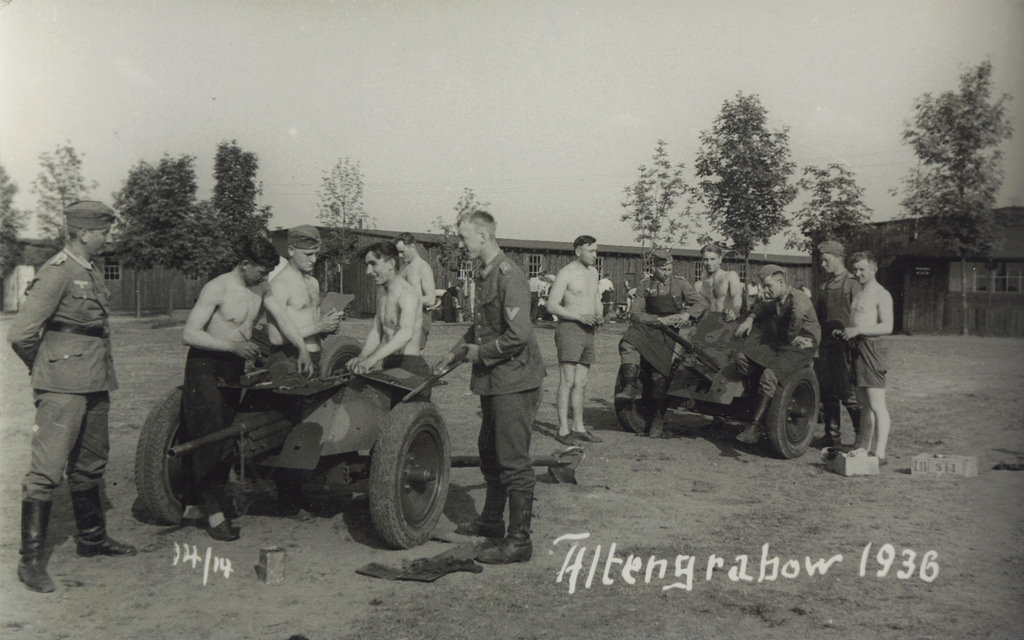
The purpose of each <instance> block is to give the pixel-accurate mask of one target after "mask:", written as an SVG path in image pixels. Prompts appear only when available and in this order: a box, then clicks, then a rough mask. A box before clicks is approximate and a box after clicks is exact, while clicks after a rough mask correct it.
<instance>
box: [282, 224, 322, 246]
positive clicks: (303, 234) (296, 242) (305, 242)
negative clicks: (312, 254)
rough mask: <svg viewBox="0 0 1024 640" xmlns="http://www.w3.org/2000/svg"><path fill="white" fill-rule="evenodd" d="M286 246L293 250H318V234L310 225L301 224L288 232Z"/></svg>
mask: <svg viewBox="0 0 1024 640" xmlns="http://www.w3.org/2000/svg"><path fill="white" fill-rule="evenodd" d="M288 246H289V247H291V248H293V249H303V250H309V249H314V250H317V251H319V250H320V232H319V231H317V229H316V227H314V226H313V225H311V224H303V225H299V226H297V227H294V228H292V229H289V230H288Z"/></svg>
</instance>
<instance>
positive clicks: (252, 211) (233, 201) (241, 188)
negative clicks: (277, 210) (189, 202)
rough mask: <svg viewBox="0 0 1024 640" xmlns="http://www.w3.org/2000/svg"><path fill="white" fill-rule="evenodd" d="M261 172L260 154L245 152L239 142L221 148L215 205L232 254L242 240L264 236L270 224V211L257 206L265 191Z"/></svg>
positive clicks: (216, 169) (215, 172)
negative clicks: (251, 236) (254, 235)
mask: <svg viewBox="0 0 1024 640" xmlns="http://www.w3.org/2000/svg"><path fill="white" fill-rule="evenodd" d="M258 169H259V158H258V157H257V156H256V154H255V153H252V152H251V151H245V150H243V149H242V148H241V147H239V146H238V143H237V142H236V141H235V140H232V141H231V142H221V143H220V144H219V145H217V155H216V157H215V159H214V165H213V177H214V180H215V183H214V186H213V203H212V204H213V208H214V209H215V210H216V212H217V213H218V214H219V216H220V219H221V224H222V225H223V226H222V230H223V234H222V235H223V236H224V237H225V238H226V239H227V240H228V245H227V246H225V247H224V249H225V250H228V251H229V252H230V251H231V249H232V248H233V247H234V246H236V244H237V239H238V238H240V237H244V236H247V235H252V234H259V233H264V232H265V230H266V228H267V223H268V222H270V214H271V212H270V208H269V207H259V206H258V204H257V200H258V198H259V196H260V195H261V194H262V192H263V189H262V187H261V185H260V183H259V180H258V179H257V178H256V172H257V170H258ZM232 253H233V252H232Z"/></svg>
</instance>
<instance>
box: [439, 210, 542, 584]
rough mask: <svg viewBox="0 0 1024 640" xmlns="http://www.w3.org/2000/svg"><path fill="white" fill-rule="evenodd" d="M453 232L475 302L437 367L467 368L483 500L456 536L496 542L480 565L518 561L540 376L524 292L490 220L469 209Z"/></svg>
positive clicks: (528, 550) (527, 550) (525, 556)
mask: <svg viewBox="0 0 1024 640" xmlns="http://www.w3.org/2000/svg"><path fill="white" fill-rule="evenodd" d="M458 229H459V238H460V239H461V240H462V244H463V246H465V248H466V250H467V251H468V252H469V255H470V257H472V258H474V259H476V260H478V261H479V264H478V271H477V282H476V296H475V301H476V304H475V305H474V307H473V324H472V325H470V327H469V330H468V331H466V334H465V335H464V336H463V337H462V339H461V340H460V341H459V342H458V343H457V344H456V345H455V346H454V347H453V348H452V350H451V351H450V352H449V353H448V355H447V356H446V357H445V359H444V360H443V361H442V362H441V363H440V364H439V368H443V367H446V366H448V365H449V364H452V363H454V362H457V361H458V360H459V359H460V358H461V359H465V360H468V361H469V362H471V363H472V364H473V374H472V378H471V382H470V389H471V390H472V391H473V393H476V394H478V395H479V396H480V409H481V413H482V415H483V419H482V421H481V424H480V437H479V439H478V442H477V445H478V447H479V451H480V470H481V471H482V472H483V475H484V480H485V481H486V484H487V495H486V498H485V500H484V507H483V510H482V513H481V515H480V517H479V518H478V519H476V520H474V521H473V522H471V523H465V524H463V525H460V527H459V528H458V529H457V531H458V532H459V533H463V534H467V535H483V536H487V537H489V538H503V539H502V540H501V542H499V543H498V544H496V545H494V546H491V547H488V548H486V549H483V550H482V551H481V552H480V553H479V554H478V555H477V559H478V560H479V561H481V562H485V563H490V564H508V563H511V562H526V561H527V560H529V559H530V557H531V555H532V553H533V545H532V544H531V542H530V520H531V517H532V513H533V489H534V482H535V478H534V474H533V466H532V465H531V460H530V434H531V432H532V429H533V420H534V417H535V416H536V413H537V406H538V404H539V403H540V385H541V382H542V381H543V379H544V375H545V371H544V363H543V361H542V360H541V356H540V347H539V346H538V345H537V338H536V336H535V335H534V333H533V325H532V323H531V322H530V288H529V286H528V284H527V280H526V275H525V274H524V273H523V272H522V270H521V269H520V268H519V267H517V266H516V265H515V264H514V263H513V262H511V261H510V260H509V259H508V258H507V257H506V256H505V254H504V253H503V252H502V250H501V248H500V247H499V246H498V242H497V240H496V238H495V223H494V217H493V216H491V214H489V213H487V212H486V211H475V212H473V213H471V214H469V215H467V216H465V217H463V218H461V219H460V220H459V225H458ZM506 497H507V499H508V505H509V526H508V535H507V536H506V535H505V520H504V516H505V501H506Z"/></svg>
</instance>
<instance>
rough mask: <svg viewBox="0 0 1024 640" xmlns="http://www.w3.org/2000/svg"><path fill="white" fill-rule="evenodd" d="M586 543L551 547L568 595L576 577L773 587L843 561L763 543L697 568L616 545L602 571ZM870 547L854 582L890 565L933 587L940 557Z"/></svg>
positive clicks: (687, 558)
mask: <svg viewBox="0 0 1024 640" xmlns="http://www.w3.org/2000/svg"><path fill="white" fill-rule="evenodd" d="M588 538H590V533H587V532H584V533H567V534H565V535H563V536H559V537H558V538H556V539H555V541H554V542H553V543H552V544H553V546H554V547H555V548H558V546H559V545H561V544H563V543H567V544H568V549H567V550H566V552H565V560H564V561H563V562H562V568H561V569H559V571H558V577H557V578H556V579H555V582H557V583H564V582H567V583H568V586H569V593H570V594H572V593H576V589H577V586H578V585H579V579H580V576H581V575H585V576H586V578H585V580H584V582H583V588H584V589H590V588H591V587H592V586H594V584H595V578H596V579H597V580H599V581H600V584H601V585H604V586H611V585H613V584H615V582H616V581H617V580H621V581H622V582H623V583H625V584H628V585H635V584H638V583H643V584H651V583H652V582H655V581H656V584H660V585H661V590H662V591H671V590H673V589H680V590H683V591H691V590H692V589H693V584H694V580H695V579H698V580H699V579H700V578H701V577H703V579H704V581H705V582H709V581H710V580H711V579H712V578H713V577H714V576H715V575H721V574H723V573H724V574H725V576H726V577H728V579H729V580H731V581H732V582H747V583H764V582H775V581H776V580H778V579H779V578H780V577H781V578H785V579H788V580H792V579H794V578H798V577H800V576H801V575H806V576H807V577H810V578H813V577H814V576H824V575H826V574H827V573H828V572H829V570H830V569H832V566H833V565H835V564H838V563H841V562H842V561H843V554H841V553H837V554H835V555H832V556H830V557H828V558H818V559H817V560H812V559H811V557H810V556H805V557H804V558H803V562H802V563H801V561H800V560H799V559H796V558H789V559H780V558H779V557H778V556H772V555H769V545H768V543H767V542H766V543H764V544H763V545H762V546H761V555H760V558H754V560H753V561H752V560H751V558H750V556H748V555H746V554H741V555H737V556H735V557H734V559H733V560H732V561H731V562H729V563H728V565H727V559H726V558H725V557H723V556H719V555H716V554H714V553H711V554H708V556H707V560H706V561H703V556H701V558H700V559H701V560H702V561H701V562H700V564H698V559H699V558H698V557H697V556H695V555H683V554H677V555H676V557H675V559H674V560H669V559H668V558H659V557H657V556H655V555H650V556H648V557H647V558H646V559H645V558H644V557H643V556H640V555H636V554H633V553H628V554H625V555H617V554H616V547H617V544H616V543H614V542H612V543H611V544H610V545H608V549H607V552H606V553H605V556H604V562H603V565H604V566H603V569H602V568H601V565H602V555H601V551H602V545H600V544H598V545H594V547H593V549H592V550H590V552H589V554H588V549H587V546H586V545H584V544H580V542H581V541H583V540H587V539H588ZM871 548H872V543H868V544H867V545H865V547H864V548H863V550H862V551H861V554H860V566H859V569H858V574H857V575H858V577H861V578H863V577H865V576H868V575H869V574H870V575H873V576H874V577H876V578H885V577H886V576H888V575H889V571H890V570H891V569H893V567H894V566H895V567H896V570H895V572H894V575H895V576H896V577H897V578H898V579H900V580H908V579H910V578H913V577H914V576H915V575H916V576H917V577H919V578H920V579H921V580H922V581H924V582H932V581H934V580H935V579H936V578H937V577H938V575H939V564H938V555H939V554H938V552H936V551H926V552H925V553H924V554H923V555H921V556H920V561H918V554H917V552H915V551H914V550H912V549H903V550H901V551H899V552H897V549H896V547H894V546H893V545H891V544H883V545H881V546H879V547H878V551H877V552H876V553H875V555H874V556H873V557H872V556H871V555H870V552H871ZM552 553H554V551H552ZM588 555H589V558H588ZM869 559H870V560H871V561H872V562H874V563H876V564H877V565H878V566H877V568H876V567H875V566H874V564H872V566H871V567H870V568H869V566H868V565H869ZM670 567H671V569H670ZM727 567H728V568H727ZM698 570H699V571H700V573H699V574H696V578H695V572H696V571H698Z"/></svg>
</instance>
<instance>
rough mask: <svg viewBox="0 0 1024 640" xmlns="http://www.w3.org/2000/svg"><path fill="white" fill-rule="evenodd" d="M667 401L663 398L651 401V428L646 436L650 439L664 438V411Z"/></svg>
mask: <svg viewBox="0 0 1024 640" xmlns="http://www.w3.org/2000/svg"><path fill="white" fill-rule="evenodd" d="M667 405H668V401H667V400H666V399H664V398H658V399H652V400H651V428H650V430H649V431H648V432H647V435H648V436H650V437H652V438H664V437H665V409H666V408H667Z"/></svg>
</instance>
